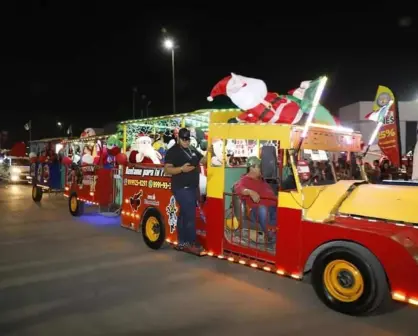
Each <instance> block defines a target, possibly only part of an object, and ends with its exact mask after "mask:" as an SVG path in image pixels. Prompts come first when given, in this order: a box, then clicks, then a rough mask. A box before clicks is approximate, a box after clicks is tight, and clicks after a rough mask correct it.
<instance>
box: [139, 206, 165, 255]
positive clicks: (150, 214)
mask: <svg viewBox="0 0 418 336" xmlns="http://www.w3.org/2000/svg"><path fill="white" fill-rule="evenodd" d="M141 231H142V237H143V238H144V242H145V244H146V245H147V246H148V247H149V248H152V249H153V250H158V249H160V248H161V246H163V244H164V241H165V225H164V222H163V221H162V219H161V215H160V213H159V212H158V210H156V209H153V208H151V209H148V210H147V211H146V212H145V216H144V218H143V219H142V221H141Z"/></svg>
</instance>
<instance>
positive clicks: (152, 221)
mask: <svg viewBox="0 0 418 336" xmlns="http://www.w3.org/2000/svg"><path fill="white" fill-rule="evenodd" d="M145 234H146V236H147V238H148V239H149V240H150V241H152V242H155V241H157V239H158V238H159V237H160V222H159V221H158V219H157V218H155V217H154V216H151V217H149V218H148V219H147V221H146V223H145Z"/></svg>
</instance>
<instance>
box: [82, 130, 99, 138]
mask: <svg viewBox="0 0 418 336" xmlns="http://www.w3.org/2000/svg"><path fill="white" fill-rule="evenodd" d="M95 135H96V132H95V131H94V129H92V128H86V129H85V130H84V131H83V133H81V135H80V138H88V137H92V136H95Z"/></svg>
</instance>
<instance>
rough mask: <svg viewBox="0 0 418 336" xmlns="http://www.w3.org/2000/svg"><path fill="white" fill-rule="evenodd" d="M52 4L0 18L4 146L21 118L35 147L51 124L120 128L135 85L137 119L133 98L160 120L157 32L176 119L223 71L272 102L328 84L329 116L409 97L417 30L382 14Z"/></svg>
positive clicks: (199, 101) (417, 74) (162, 84)
mask: <svg viewBox="0 0 418 336" xmlns="http://www.w3.org/2000/svg"><path fill="white" fill-rule="evenodd" d="M55 2H57V3H59V1H55ZM55 2H53V1H38V2H36V1H35V2H33V5H32V7H21V8H10V9H7V10H6V9H4V10H3V11H2V15H1V20H0V27H1V30H0V34H1V46H2V48H1V63H0V85H1V87H0V89H1V99H0V113H1V118H2V119H1V121H0V129H4V130H8V131H9V134H10V135H9V137H10V138H11V139H12V140H26V139H27V137H28V134H27V132H26V133H25V131H24V129H23V125H24V124H25V123H26V122H27V121H28V120H30V119H31V120H32V123H33V132H32V138H33V139H36V138H39V137H48V136H55V135H57V132H58V130H57V129H56V127H55V124H56V122H57V121H61V122H63V123H64V125H68V124H69V123H73V125H74V130H75V131H76V132H77V131H78V129H80V128H85V127H101V126H102V125H103V124H105V123H107V122H109V121H116V120H126V119H130V118H131V116H132V87H133V86H137V87H138V99H137V100H138V111H137V116H138V115H139V110H140V108H141V106H140V101H141V99H140V96H141V95H142V94H145V95H146V96H147V97H148V99H149V100H151V101H152V103H151V105H150V112H151V114H152V115H162V114H170V113H171V104H172V95H171V92H172V86H171V56H170V54H169V53H167V51H165V50H164V49H163V48H162V34H161V29H162V28H163V27H165V28H166V29H167V30H168V32H169V34H170V35H171V36H173V37H174V38H175V40H176V41H177V43H178V45H179V48H178V49H177V50H176V85H177V95H176V97H177V111H178V112H187V111H191V110H195V109H199V108H207V107H210V106H211V104H210V103H208V102H207V101H206V97H207V96H208V94H209V92H210V90H211V88H212V86H213V85H214V84H215V83H216V82H217V81H218V80H220V79H221V78H223V77H224V76H226V75H228V74H229V73H230V72H231V71H233V72H236V73H239V74H242V75H244V76H249V77H256V78H261V79H263V80H265V81H266V83H267V85H268V88H269V90H270V91H276V92H279V93H284V92H286V91H287V90H289V89H292V88H295V87H297V86H298V84H299V83H300V82H301V81H302V80H307V79H313V78H316V77H317V76H319V75H323V74H327V75H328V76H329V78H330V80H329V84H328V86H327V91H326V96H325V97H324V104H325V105H326V106H327V107H328V108H330V109H331V110H332V111H336V110H337V109H338V107H340V106H343V105H346V104H349V103H352V102H355V101H358V100H372V99H373V98H374V94H375V91H376V87H377V85H379V84H383V85H387V86H389V87H391V88H392V89H393V90H394V91H395V92H396V93H397V94H398V98H399V99H400V100H412V99H415V98H416V97H417V95H418V62H417V60H418V52H417V51H415V49H418V48H416V44H417V43H418V42H417V41H418V38H417V37H418V36H417V32H416V27H417V24H418V22H417V21H416V19H415V18H411V19H410V20H408V19H403V20H402V18H403V17H404V15H395V14H392V13H391V12H390V9H389V7H386V8H384V7H383V6H382V8H383V9H382V12H379V11H376V10H374V11H373V10H370V11H368V12H367V11H365V12H363V13H354V12H352V13H350V12H345V14H341V13H339V12H337V11H336V12H332V11H331V12H329V11H324V10H323V11H322V12H321V14H314V12H313V11H311V12H307V13H304V12H296V9H295V7H293V8H292V7H289V8H286V7H283V6H282V5H279V4H278V6H277V7H274V6H273V5H270V6H268V7H266V6H263V8H261V9H259V10H257V9H254V8H252V7H251V5H250V4H249V5H248V7H247V6H246V5H245V4H244V3H243V4H242V6H243V7H244V8H245V9H241V10H239V11H236V10H233V8H230V9H229V8H228V7H227V6H219V5H216V4H215V3H210V4H211V6H212V7H213V8H211V6H210V5H205V6H203V7H202V8H203V9H190V8H188V7H187V6H184V7H182V6H180V5H178V6H174V5H173V4H174V3H171V5H170V6H169V4H170V2H169V3H168V4H167V5H164V4H163V3H159V6H158V7H156V8H149V7H146V6H145V5H138V6H137V7H123V6H122V5H121V4H120V3H122V1H120V2H116V1H113V2H109V5H106V4H104V5H103V4H101V5H97V6H94V5H90V6H87V5H84V6H82V7H81V6H76V5H72V6H69V5H64V4H53V3H55ZM62 3H64V2H63V1H62ZM85 3H87V1H85ZM97 3H101V2H97ZM103 3H105V2H104V1H103ZM106 3H107V2H106ZM117 3H119V4H117ZM138 3H139V2H138ZM167 6H168V7H167ZM252 6H254V5H252ZM292 13H293V14H292ZM298 13H299V15H297V14H298ZM292 15H293V16H292ZM414 41H415V42H414ZM218 103H219V104H228V103H229V102H228V100H227V99H223V100H222V99H221V100H219V102H218ZM417 113H418V112H417ZM62 133H64V132H63V131H62Z"/></svg>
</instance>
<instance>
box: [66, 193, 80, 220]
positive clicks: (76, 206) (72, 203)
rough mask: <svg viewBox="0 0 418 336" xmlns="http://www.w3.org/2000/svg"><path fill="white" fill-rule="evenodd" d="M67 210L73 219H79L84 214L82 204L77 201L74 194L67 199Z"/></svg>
mask: <svg viewBox="0 0 418 336" xmlns="http://www.w3.org/2000/svg"><path fill="white" fill-rule="evenodd" d="M68 209H69V210H70V214H71V215H73V216H74V217H79V216H81V215H82V214H83V213H84V203H83V202H81V201H79V200H78V199H77V194H76V193H72V194H71V195H70V197H69V198H68Z"/></svg>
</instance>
